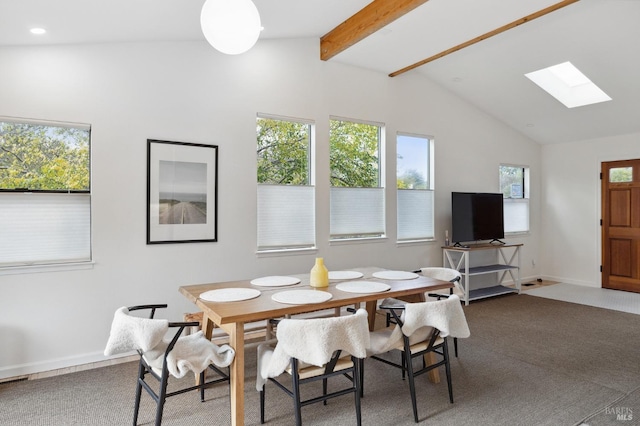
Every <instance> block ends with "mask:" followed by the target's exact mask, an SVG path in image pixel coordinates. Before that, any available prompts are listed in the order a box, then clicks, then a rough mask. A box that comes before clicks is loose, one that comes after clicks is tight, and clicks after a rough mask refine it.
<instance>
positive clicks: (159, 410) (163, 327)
mask: <svg viewBox="0 0 640 426" xmlns="http://www.w3.org/2000/svg"><path fill="white" fill-rule="evenodd" d="M166 307H167V305H166V304H155V305H140V306H131V307H128V308H126V307H122V308H120V309H118V310H117V311H116V313H115V315H114V320H113V323H112V327H111V334H110V336H109V341H108V342H107V348H106V349H105V355H113V354H116V353H122V352H127V351H131V350H136V351H137V352H138V354H139V356H140V358H139V363H138V378H137V384H136V392H135V405H134V412H133V424H134V426H135V425H137V424H138V414H139V410H140V400H141V396H142V389H144V390H145V391H146V392H147V393H148V394H149V395H150V396H151V398H152V399H153V400H154V402H155V403H156V416H155V425H156V426H160V425H161V424H162V414H163V410H164V405H165V402H166V399H167V398H169V397H172V396H175V395H179V394H182V393H185V392H190V391H194V390H198V391H200V400H201V401H203V402H204V392H205V389H206V388H208V387H211V386H214V385H216V384H218V383H222V382H227V383H228V384H230V379H229V371H228V368H225V367H228V366H229V365H230V364H231V362H232V361H233V358H234V355H235V354H234V351H233V349H232V348H231V347H229V346H228V345H222V346H217V345H216V344H214V343H213V342H211V341H209V340H207V339H206V338H205V337H204V336H203V334H202V332H198V333H196V334H192V335H188V336H183V331H184V330H185V329H187V328H188V327H194V326H197V322H168V321H167V320H163V319H155V318H154V315H155V312H156V310H157V309H161V308H166ZM135 311H149V314H148V317H147V318H142V317H138V316H134V315H131V313H132V312H135ZM171 329H175V330H176V331H175V333H174V334H173V336H171V339H170V340H165V339H164V336H165V333H166V332H167V331H169V330H171ZM169 334H170V333H169ZM222 368H225V370H226V371H223V370H222ZM207 370H211V371H213V372H214V373H215V375H214V376H213V378H212V379H211V380H209V381H206V375H205V371H207ZM188 372H193V373H195V374H196V375H197V376H198V379H199V380H197V383H196V384H195V385H193V386H188V387H183V388H179V389H177V390H173V391H171V392H169V391H168V390H167V386H168V384H169V378H170V377H171V376H173V377H176V378H181V377H184V376H185V375H186V374H187V373H188ZM150 379H151V380H152V382H149V380H150Z"/></svg>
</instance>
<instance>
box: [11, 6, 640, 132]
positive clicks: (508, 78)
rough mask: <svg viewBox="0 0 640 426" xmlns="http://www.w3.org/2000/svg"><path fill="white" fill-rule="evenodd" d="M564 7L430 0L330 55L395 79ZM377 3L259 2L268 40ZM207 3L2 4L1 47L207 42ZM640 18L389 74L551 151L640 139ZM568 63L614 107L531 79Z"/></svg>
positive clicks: (566, 24) (531, 25) (553, 25)
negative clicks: (410, 79)
mask: <svg viewBox="0 0 640 426" xmlns="http://www.w3.org/2000/svg"><path fill="white" fill-rule="evenodd" d="M558 1H559V0H527V1H513V0H429V1H427V2H426V3H425V4H423V5H421V6H419V7H418V8H416V9H415V10H413V11H412V12H410V13H409V14H407V15H405V16H403V17H402V18H400V19H398V20H396V21H395V22H393V23H391V24H389V25H387V26H386V27H384V28H383V29H381V30H380V31H378V32H376V33H375V34H373V35H371V36H369V37H368V38H365V39H364V40H362V41H360V42H359V43H357V44H355V45H354V46H352V47H350V48H349V49H347V50H345V51H344V52H342V53H340V54H338V55H336V56H335V57H334V58H332V59H330V60H331V61H337V62H342V63H347V64H351V65H355V66H359V67H364V68H368V69H374V70H379V71H381V72H384V73H386V74H389V73H391V72H393V71H398V70H400V69H402V68H404V67H406V66H409V65H411V64H413V63H415V62H418V61H420V60H422V59H426V58H428V57H430V56H432V55H434V54H437V53H439V52H441V51H444V50H446V49H448V48H451V47H453V46H456V45H458V44H460V43H463V42H465V41H467V40H470V39H473V38H475V37H478V36H480V35H482V34H485V33H487V32H489V31H492V30H494V29H496V28H498V27H501V26H503V25H506V24H508V23H511V22H513V21H516V20H517V19H519V18H522V17H524V16H527V15H530V14H532V13H534V12H536V11H538V10H541V9H543V8H545V7H547V6H550V5H552V4H554V3H557V2H558ZM369 2H370V0H349V1H346V0H254V3H255V4H256V6H257V8H258V10H259V12H260V15H261V19H262V25H263V26H264V31H263V32H262V33H261V35H260V37H261V38H262V39H266V38H269V39H273V38H288V37H317V38H318V39H319V38H320V37H321V36H323V35H325V34H326V33H328V32H329V31H331V30H332V29H333V28H334V27H336V26H337V25H338V24H340V23H341V22H342V21H344V20H345V19H347V18H348V17H349V16H351V15H353V14H355V13H356V12H357V11H358V10H360V9H361V8H363V7H364V6H366V5H367V4H368V3H369ZM203 3H204V0H110V1H97V0H55V1H52V0H2V1H0V19H1V20H2V24H1V25H0V46H8V45H36V44H66V43H102V42H113V41H117V42H123V41H154V40H204V37H203V35H202V33H201V31H200V26H199V20H200V9H201V7H202V4H203ZM639 20H640V0H580V1H579V2H577V3H574V4H571V5H569V6H566V7H564V8H561V9H559V10H557V11H554V12H552V13H550V14H548V15H545V16H542V17H540V18H538V19H535V20H533V21H530V22H528V23H525V24H523V25H520V26H517V27H516V28H513V29H510V30H508V31H506V32H503V33H501V34H499V35H496V36H494V37H491V38H488V39H485V40H483V41H481V42H479V43H477V44H474V45H473V46H470V47H466V48H464V49H462V50H459V51H457V52H455V53H452V54H450V55H447V56H445V57H443V58H440V59H437V60H435V61H433V62H430V63H428V64H426V65H423V66H421V67H419V68H416V69H414V70H412V71H408V73H407V74H402V75H399V76H397V77H389V78H403V76H405V75H408V74H409V73H420V74H423V75H425V76H427V77H429V78H430V79H432V80H434V81H436V82H437V83H439V84H440V85H442V86H444V87H445V88H447V89H448V90H450V91H451V92H453V93H455V94H457V95H458V96H460V97H461V98H464V99H466V100H467V101H469V102H471V103H472V104H474V105H476V106H478V107H479V108H481V109H482V110H484V111H485V112H486V113H487V114H489V115H492V116H494V117H496V118H497V119H499V120H501V121H503V122H505V123H506V124H508V125H509V126H511V127H513V128H514V129H516V130H518V131H520V132H522V133H524V134H526V135H527V136H529V137H531V138H532V139H534V140H536V141H537V142H539V143H542V144H547V143H560V142H568V141H579V140H585V139H591V138H598V137H604V136H610V135H616V134H627V133H636V132H640V81H639V72H638V71H639V70H640V25H639V24H638V21H639ZM34 26H38V27H44V28H46V29H47V30H48V33H47V34H46V35H44V36H39V37H37V36H34V35H32V34H30V33H29V31H28V30H29V28H31V27H34ZM318 43H319V41H318ZM318 60H320V59H318ZM565 61H571V62H572V63H573V64H574V65H576V66H577V67H578V68H580V69H581V70H582V71H583V72H584V73H585V74H586V75H587V76H588V77H589V78H591V79H592V80H593V81H594V82H595V83H596V84H597V85H598V86H600V87H601V88H602V89H603V90H604V91H605V92H606V93H607V94H608V95H609V96H611V97H612V98H613V100H612V101H610V102H605V103H601V104H596V105H591V106H585V107H579V108H573V109H567V108H566V107H564V106H563V105H562V104H560V103H559V102H558V101H556V100H555V99H553V98H552V97H550V96H549V95H547V94H546V93H544V92H542V91H541V90H540V89H539V88H538V87H537V86H535V85H534V84H533V83H532V82H531V81H529V80H528V79H527V78H526V77H524V74H525V73H527V72H531V71H535V70H538V69H540V68H544V67H547V66H550V65H555V64H557V63H560V62H565ZM424 96H429V94H428V93H425V94H424ZM479 137H483V135H479Z"/></svg>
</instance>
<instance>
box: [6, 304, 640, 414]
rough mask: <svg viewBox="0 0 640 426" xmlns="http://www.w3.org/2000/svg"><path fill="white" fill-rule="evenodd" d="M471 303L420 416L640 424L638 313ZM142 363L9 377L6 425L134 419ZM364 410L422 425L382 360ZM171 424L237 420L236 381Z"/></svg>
mask: <svg viewBox="0 0 640 426" xmlns="http://www.w3.org/2000/svg"><path fill="white" fill-rule="evenodd" d="M465 313H466V315H467V320H468V322H469V326H470V328H471V337H470V338H469V339H461V340H460V341H459V351H460V357H459V358H457V359H456V358H454V359H453V361H452V374H453V391H454V398H455V403H454V404H449V401H448V396H447V389H446V382H445V381H443V382H442V383H441V384H438V385H434V384H432V383H429V382H428V381H427V378H426V376H421V377H420V378H418V381H419V383H420V384H419V388H418V401H419V407H418V410H419V415H420V419H421V424H438V425H445V426H446V425H452V426H453V425H456V426H458V425H474V426H475V425H492V426H493V425H505V426H514V425H517V426H528V425H532V426H538V425H548V426H562V425H580V424H585V425H591V426H594V425H617V426H620V425H633V424H640V422H639V421H638V419H639V418H640V316H638V315H633V314H627V313H622V312H616V311H609V310H605V309H600V308H594V307H590V306H584V305H577V304H572V303H567V302H562V301H556V300H551V299H545V298H540V297H533V296H527V295H525V294H523V295H508V296H503V297H498V298H492V299H486V300H482V301H476V302H473V303H471V304H470V305H469V306H466V307H465ZM452 352H453V351H452ZM247 356H248V359H247V366H248V371H247V376H248V377H247V382H246V399H245V400H246V403H245V404H246V424H247V425H257V424H259V407H258V393H257V392H256V391H255V385H254V377H255V366H254V364H255V351H249V352H248V353H247ZM136 368H137V367H136V364H135V363H127V364H121V365H116V366H110V367H105V368H101V369H96V370H88V371H82V372H78V373H73V374H68V375H64V376H58V377H51V378H46V379H40V380H34V381H23V382H15V383H7V384H3V385H0V425H12V426H13V425H29V426H34V425H47V426H50V425H65V426H66V425H128V424H131V419H132V407H133V390H134V384H135V376H136ZM441 374H442V375H443V376H444V372H442V373H441ZM189 380H190V379H189ZM267 386H268V385H267ZM267 404H268V405H267V424H268V425H287V426H288V425H291V424H293V412H292V408H291V401H290V400H289V399H288V397H286V396H285V395H284V394H283V393H282V391H280V390H279V389H276V388H275V387H274V386H268V387H267ZM153 410H154V404H153V403H152V401H151V400H150V398H149V397H147V396H146V395H143V407H142V412H141V417H140V422H141V424H152V423H153V418H154V411H153ZM362 410H363V424H364V425H380V426H385V425H412V424H415V423H414V422H413V418H412V413H411V402H410V399H409V393H408V384H407V383H406V382H404V381H402V380H401V378H400V372H399V371H398V370H396V369H393V368H391V367H389V366H386V365H384V364H381V363H379V362H376V361H374V360H366V362H365V398H364V399H363V401H362ZM620 414H622V415H627V417H626V420H623V418H622V417H620V416H619V415H620ZM629 415H631V420H629V417H628V416H629ZM302 417H303V423H304V424H308V425H319V426H325V425H326V426H337V425H349V424H355V414H354V410H353V398H352V397H351V396H346V397H342V398H337V399H334V400H332V401H330V402H329V405H328V406H323V405H322V404H314V405H311V406H307V407H304V408H303V411H302ZM163 424H165V425H195V424H210V425H227V424H229V398H228V389H227V387H226V386H224V385H222V386H219V387H217V388H215V389H212V390H208V391H207V401H205V402H204V403H200V402H199V399H198V396H197V394H196V393H188V394H184V395H180V396H177V397H173V398H171V399H169V400H168V403H167V405H166V407H165V417H164V422H163Z"/></svg>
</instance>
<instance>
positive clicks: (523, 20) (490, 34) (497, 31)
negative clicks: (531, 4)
mask: <svg viewBox="0 0 640 426" xmlns="http://www.w3.org/2000/svg"><path fill="white" fill-rule="evenodd" d="M577 1H579V0H563V1H561V2H559V3H556V4H553V5H551V6H549V7H546V8H544V9H542V10H539V11H537V12H535V13H532V14H530V15H527V16H525V17H524V18H520V19H518V20H515V21H513V22H511V23H509V24H507V25H503V26H502V27H500V28H496V29H495V30H493V31H489V32H488V33H486V34H483V35H481V36H478V37H476V38H474V39H471V40H469V41H466V42H464V43H462V44H459V45H457V46H454V47H452V48H450V49H447V50H445V51H442V52H440V53H438V54H435V55H433V56H431V57H429V58H427V59H423V60H422V61H420V62H416V63H415V64H412V65H409V66H408V67H404V68H402V69H401V70H398V71H394V72H392V73H391V74H389V77H396V76H398V75H400V74H402V73H405V72H407V71H411V70H412V69H414V68H418V67H421V66H422V65H424V64H428V63H429V62H432V61H435V60H436V59H440V58H442V57H443V56H447V55H449V54H450V53H453V52H457V51H458V50H460V49H464V48H465V47H468V46H471V45H472V44H476V43H478V42H479V41H482V40H486V39H488V38H489V37H493V36H494V35H497V34H500V33H503V32H505V31H507V30H510V29H511V28H515V27H517V26H518V25H522V24H524V23H527V22H529V21H533V20H534V19H536V18H539V17H541V16H544V15H546V14H548V13H551V12H553V11H555V10H558V9H560V8H563V7H565V6H568V5H570V4H572V3H575V2H577Z"/></svg>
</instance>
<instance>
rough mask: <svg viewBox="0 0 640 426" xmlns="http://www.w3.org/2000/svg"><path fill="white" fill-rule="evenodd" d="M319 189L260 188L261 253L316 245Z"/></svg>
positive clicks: (291, 186)
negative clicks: (316, 193)
mask: <svg viewBox="0 0 640 426" xmlns="http://www.w3.org/2000/svg"><path fill="white" fill-rule="evenodd" d="M314 199H315V188H314V187H313V186H295V185H266V184H260V185H258V250H275V249H285V248H303V247H313V246H314V245H315V200H314Z"/></svg>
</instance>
